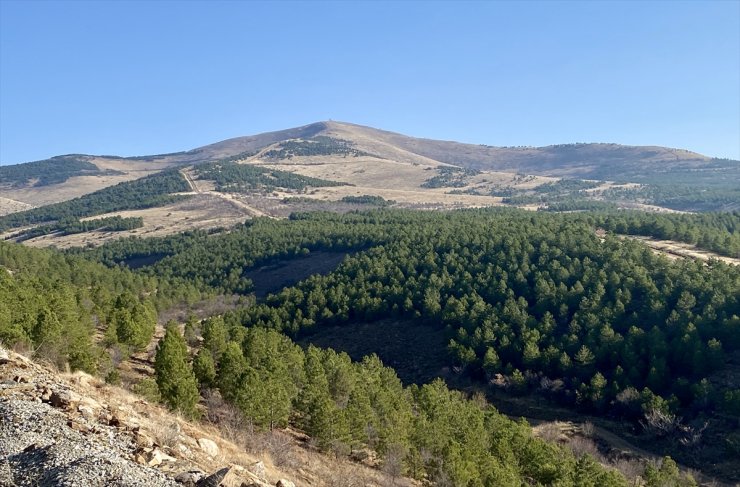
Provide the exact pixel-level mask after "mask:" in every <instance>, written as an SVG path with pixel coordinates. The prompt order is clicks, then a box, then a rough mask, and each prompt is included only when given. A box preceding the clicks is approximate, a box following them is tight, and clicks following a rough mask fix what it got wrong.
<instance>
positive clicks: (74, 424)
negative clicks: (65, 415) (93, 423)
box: [67, 419, 90, 433]
mask: <svg viewBox="0 0 740 487" xmlns="http://www.w3.org/2000/svg"><path fill="white" fill-rule="evenodd" d="M67 426H69V427H70V428H72V429H73V430H75V431H79V432H80V433H88V432H90V428H89V427H88V426H87V425H86V424H85V423H81V422H79V421H73V420H71V419H70V420H69V421H68V422H67Z"/></svg>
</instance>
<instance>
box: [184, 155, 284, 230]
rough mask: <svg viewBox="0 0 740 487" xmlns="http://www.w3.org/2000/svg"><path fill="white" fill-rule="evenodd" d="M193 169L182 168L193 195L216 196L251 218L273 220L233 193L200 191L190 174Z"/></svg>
mask: <svg viewBox="0 0 740 487" xmlns="http://www.w3.org/2000/svg"><path fill="white" fill-rule="evenodd" d="M191 169H192V168H189V167H188V168H182V169H180V174H182V176H183V177H184V178H185V180H186V181H187V183H188V185H189V186H190V190H191V191H192V192H193V193H198V194H210V195H213V196H216V197H218V198H221V199H223V200H226V201H228V202H229V203H230V204H231V205H232V206H234V207H236V208H238V209H240V210H245V211H246V212H247V214H248V215H249V216H255V217H260V216H266V217H268V218H273V217H272V216H271V215H268V214H267V213H265V212H264V211H261V210H258V209H257V208H254V207H253V206H249V205H248V204H246V203H244V202H243V201H241V200H240V199H239V198H238V197H237V196H235V195H234V194H232V193H221V192H220V191H204V190H202V189H200V188H199V187H198V185H197V183H196V182H195V179H193V176H192V175H191V174H190V170H191Z"/></svg>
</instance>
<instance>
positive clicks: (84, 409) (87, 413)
mask: <svg viewBox="0 0 740 487" xmlns="http://www.w3.org/2000/svg"><path fill="white" fill-rule="evenodd" d="M77 411H79V412H80V414H81V415H82V417H83V418H85V419H87V420H89V421H92V420H93V419H95V417H96V414H95V410H94V409H93V408H91V407H90V406H86V405H83V404H80V405H79V406H77Z"/></svg>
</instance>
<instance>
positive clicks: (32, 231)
mask: <svg viewBox="0 0 740 487" xmlns="http://www.w3.org/2000/svg"><path fill="white" fill-rule="evenodd" d="M143 226H144V219H143V218H141V217H128V218H123V217H120V216H110V217H106V218H96V219H94V220H78V219H76V218H69V219H63V220H60V221H58V222H56V223H50V224H48V225H39V226H37V227H32V228H29V229H28V230H23V231H21V232H18V233H13V234H11V236H10V237H8V239H12V240H14V241H16V242H23V241H25V240H30V239H32V238H36V237H40V236H42V235H49V234H52V233H56V234H58V235H73V234H75V233H85V232H91V231H101V232H121V231H125V230H133V229H136V228H141V227H143ZM6 240H7V239H6Z"/></svg>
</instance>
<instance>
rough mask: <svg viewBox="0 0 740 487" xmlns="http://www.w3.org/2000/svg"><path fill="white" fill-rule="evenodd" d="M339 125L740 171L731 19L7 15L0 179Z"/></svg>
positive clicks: (540, 9)
mask: <svg viewBox="0 0 740 487" xmlns="http://www.w3.org/2000/svg"><path fill="white" fill-rule="evenodd" d="M327 119H333V120H342V121H349V122H354V123H359V124H363V125H370V126H373V127H378V128H383V129H387V130H392V131H397V132H401V133H405V134H408V135H414V136H421V137H429V138H441V139H448V140H459V141H463V142H472V143H485V144H491V145H547V144H556V143H567V142H617V143H624V144H637V145H648V144H654V145H665V146H672V147H679V148H685V149H691V150H695V151H698V152H702V153H705V154H707V155H712V156H720V157H731V158H735V159H740V2H738V1H719V2H710V1H701V2H689V1H679V2H669V1H659V2H654V3H650V2H636V1H635V2H633V1H629V2H585V1H584V2H556V1H547V2H471V3H461V2H455V3H442V2H431V3H425V2H421V1H409V2H372V3H359V2H349V1H347V2H333V3H319V2H309V1H305V2H271V3H257V2H237V1H231V2H207V3H200V2H195V1H189V2H167V1H154V2H143V1H141V2H124V1H116V2H113V1H108V2H106V1H95V2H63V1H54V2H51V1H28V0H26V1H13V0H0V161H1V162H2V163H3V164H12V163H18V162H25V161H30V160H36V159H42V158H46V157H49V156H52V155H57V154H65V153H92V154H116V155H144V154H155V153H163V152H172V151H179V150H185V149H190V148H194V147H198V146H201V145H204V144H208V143H211V142H215V141H218V140H222V139H225V138H229V137H235V136H240V135H249V134H254V133H259V132H265V131H270V130H279V129H283V128H289V127H293V126H298V125H304V124H307V123H311V122H314V121H319V120H327Z"/></svg>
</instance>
